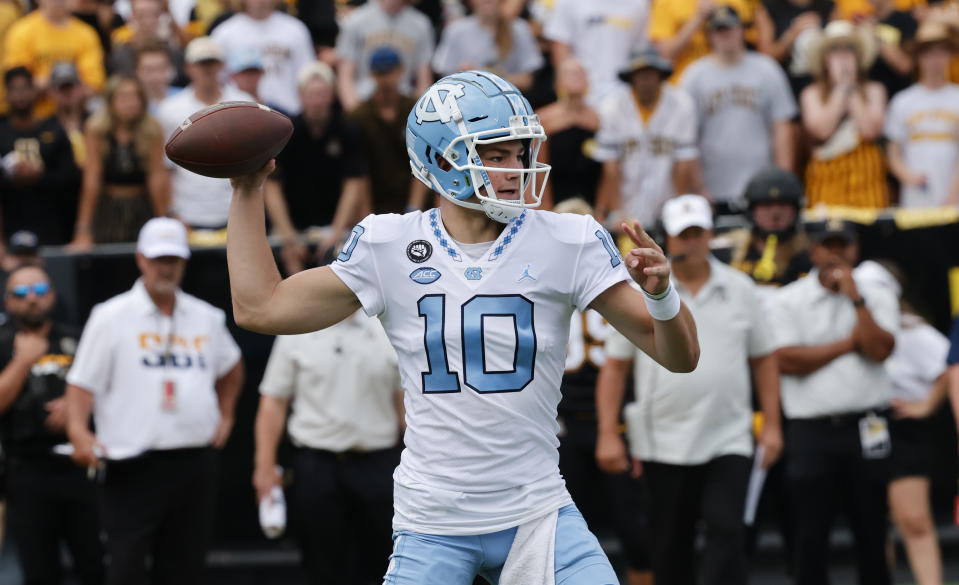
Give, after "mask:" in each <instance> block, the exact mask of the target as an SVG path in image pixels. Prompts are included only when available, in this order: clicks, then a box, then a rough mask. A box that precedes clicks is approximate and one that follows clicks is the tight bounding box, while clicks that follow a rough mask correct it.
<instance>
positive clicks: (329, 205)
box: [276, 113, 408, 231]
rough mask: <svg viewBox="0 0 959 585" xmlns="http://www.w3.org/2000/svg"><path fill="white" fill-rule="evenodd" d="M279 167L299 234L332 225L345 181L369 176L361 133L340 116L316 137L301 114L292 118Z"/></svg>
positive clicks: (337, 114) (285, 193)
mask: <svg viewBox="0 0 959 585" xmlns="http://www.w3.org/2000/svg"><path fill="white" fill-rule="evenodd" d="M276 166H277V174H276V177H277V178H278V179H279V180H280V181H281V182H282V183H283V193H284V195H285V197H286V204H287V206H288V207H289V212H290V220H291V221H292V222H293V225H294V227H296V229H297V230H298V231H301V230H304V229H306V228H308V227H311V226H325V225H330V224H331V223H333V215H334V214H335V213H336V204H337V203H338V202H339V200H340V193H341V191H342V189H343V181H344V180H345V179H350V178H353V177H362V176H364V175H366V173H367V168H366V157H365V156H364V154H363V139H362V136H361V134H360V131H359V129H357V127H356V125H355V124H353V123H352V122H350V121H349V120H347V119H346V118H344V117H343V116H342V114H339V113H334V114H333V115H332V117H331V118H330V121H329V123H328V125H327V127H326V131H325V132H324V134H323V135H322V136H316V137H314V136H311V135H310V131H309V128H308V127H307V125H306V121H305V120H304V119H303V115H302V114H300V115H298V116H296V117H295V118H293V136H292V137H290V141H289V143H287V145H286V148H284V149H283V152H281V153H280V154H279V156H277V158H276ZM407 186H408V185H407Z"/></svg>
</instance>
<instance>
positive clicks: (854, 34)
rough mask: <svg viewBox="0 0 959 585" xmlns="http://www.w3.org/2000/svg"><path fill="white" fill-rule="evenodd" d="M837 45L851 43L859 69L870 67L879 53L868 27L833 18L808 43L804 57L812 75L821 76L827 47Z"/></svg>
mask: <svg viewBox="0 0 959 585" xmlns="http://www.w3.org/2000/svg"><path fill="white" fill-rule="evenodd" d="M837 45H851V46H852V47H854V48H855V50H856V54H857V55H858V56H859V69H860V70H861V71H865V70H867V69H869V68H870V67H872V64H873V62H874V61H875V60H876V57H877V56H878V54H879V45H878V43H877V41H876V37H874V36H873V35H872V34H870V32H869V30H868V29H866V28H864V27H861V26H856V25H855V24H853V23H851V22H849V21H848V20H834V21H832V22H830V23H829V24H827V25H826V28H824V29H823V30H822V31H820V32H819V34H818V35H817V37H816V38H815V39H813V40H812V41H811V42H810V43H809V48H808V49H807V57H806V58H807V61H808V63H809V71H810V73H812V75H813V76H814V77H820V76H822V74H823V57H824V56H825V55H826V53H827V52H828V51H829V49H831V48H833V47H835V46H837Z"/></svg>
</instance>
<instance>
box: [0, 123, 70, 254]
mask: <svg viewBox="0 0 959 585" xmlns="http://www.w3.org/2000/svg"><path fill="white" fill-rule="evenodd" d="M14 150H16V151H18V152H21V153H23V156H27V157H30V156H36V154H37V153H39V156H40V159H41V160H42V161H43V169H44V171H43V176H42V177H41V178H40V180H39V181H37V182H36V183H31V184H29V185H15V184H14V183H13V181H12V180H11V177H10V176H9V175H7V173H6V172H4V171H0V213H2V216H3V233H4V234H6V235H8V236H9V235H10V234H12V233H13V232H15V231H17V230H30V231H32V232H34V233H35V234H37V237H38V238H39V239H40V244H41V245H58V244H66V243H67V242H69V241H70V240H71V239H72V238H73V228H74V225H73V220H72V219H71V218H72V217H75V213H76V208H77V199H78V195H79V190H80V169H79V168H77V165H76V163H75V162H74V161H73V149H72V147H71V146H70V139H69V138H67V134H66V132H64V131H63V128H62V127H61V126H60V123H59V122H57V120H56V119H55V118H47V119H46V120H42V121H40V122H36V123H35V124H34V125H33V127H32V128H30V129H29V130H19V129H18V130H14V129H13V128H12V127H11V126H10V122H9V120H8V119H3V120H0V158H3V157H4V156H6V155H7V154H9V153H10V152H13V151H14Z"/></svg>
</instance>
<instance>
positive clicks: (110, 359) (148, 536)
mask: <svg viewBox="0 0 959 585" xmlns="http://www.w3.org/2000/svg"><path fill="white" fill-rule="evenodd" d="M189 256H190V249H189V247H188V246H187V237H186V228H184V226H183V224H182V223H180V222H178V221H176V220H173V219H169V218H154V219H151V220H150V221H148V222H147V223H146V224H145V225H144V226H143V228H142V229H141V230H140V235H139V238H138V240H137V254H136V261H137V266H138V267H139V269H140V272H141V274H142V277H141V278H140V279H138V280H137V281H136V283H135V284H134V285H133V288H132V289H130V290H129V291H128V292H125V293H122V294H119V295H117V296H115V297H113V298H112V299H109V300H108V301H106V302H103V303H101V304H99V305H97V306H96V307H94V309H93V312H92V313H91V314H90V319H89V320H88V321H87V324H86V327H85V328H84V331H83V336H82V337H81V338H80V344H79V347H78V348H77V354H76V358H75V359H74V362H73V367H72V368H71V369H70V373H69V375H68V376H67V383H68V386H67V434H68V436H69V438H70V442H71V443H72V444H73V447H74V455H73V458H74V460H75V461H76V462H77V463H79V464H81V465H85V466H97V465H99V463H100V462H101V461H103V462H104V463H105V478H104V480H103V494H102V495H103V497H102V506H103V507H102V516H103V518H102V519H103V529H104V531H105V532H106V535H107V553H108V556H109V558H110V563H109V565H108V569H107V581H106V582H107V584H108V585H130V584H133V583H143V582H146V581H147V562H146V561H147V558H148V557H149V556H152V559H153V562H152V569H151V578H150V580H149V582H150V583H152V584H153V585H161V584H169V585H174V584H175V585H191V584H197V583H200V577H201V574H202V569H203V566H204V560H205V555H206V543H207V539H208V536H209V533H210V529H211V526H212V512H213V509H214V508H215V506H216V499H215V498H216V453H215V451H214V450H213V447H222V446H223V445H224V444H225V443H226V440H227V438H228V437H229V434H230V430H231V428H232V425H233V411H234V407H235V405H236V399H237V396H238V395H239V391H240V386H241V383H242V378H243V366H242V362H241V360H240V349H239V347H237V345H236V342H235V341H234V340H233V338H232V336H231V335H230V333H229V331H227V328H226V315H225V314H224V313H223V311H221V310H220V309H217V308H215V307H212V306H210V305H209V304H207V303H205V302H204V301H201V300H200V299H198V298H196V297H193V296H191V295H188V294H186V293H184V292H183V291H181V290H180V288H179V287H180V282H181V280H182V278H183V272H184V269H185V267H186V259H187V258H189ZM91 411H92V412H93V418H94V422H95V426H96V435H94V434H93V433H92V432H91V431H90V429H89V426H88V421H89V418H90V413H91Z"/></svg>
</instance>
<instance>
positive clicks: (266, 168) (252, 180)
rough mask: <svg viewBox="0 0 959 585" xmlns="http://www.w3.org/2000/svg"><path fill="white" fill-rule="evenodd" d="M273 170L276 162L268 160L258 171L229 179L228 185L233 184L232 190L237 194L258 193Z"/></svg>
mask: <svg viewBox="0 0 959 585" xmlns="http://www.w3.org/2000/svg"><path fill="white" fill-rule="evenodd" d="M275 170H276V160H275V159H270V160H268V161H267V162H266V164H265V165H263V167H262V168H261V169H260V170H258V171H254V172H252V173H250V174H249V175H242V176H239V177H233V178H231V179H230V183H232V184H233V188H234V189H236V190H237V191H238V192H245V191H246V192H251V191H259V189H260V188H261V187H262V186H263V183H265V182H266V178H267V177H269V176H270V175H271V174H272V173H273V171H275Z"/></svg>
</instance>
